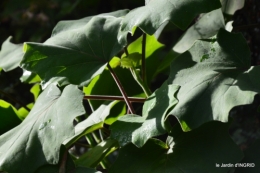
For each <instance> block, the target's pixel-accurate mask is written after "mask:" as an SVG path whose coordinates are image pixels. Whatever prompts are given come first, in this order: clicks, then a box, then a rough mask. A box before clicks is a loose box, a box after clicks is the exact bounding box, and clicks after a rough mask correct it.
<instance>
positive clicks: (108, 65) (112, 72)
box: [107, 63, 135, 114]
mask: <svg viewBox="0 0 260 173" xmlns="http://www.w3.org/2000/svg"><path fill="white" fill-rule="evenodd" d="M107 67H108V69H109V71H110V73H111V75H112V77H113V78H114V80H115V82H116V84H117V86H118V88H119V90H120V92H121V94H122V95H123V97H124V100H125V102H126V104H127V106H128V108H129V109H130V112H131V113H132V114H134V113H135V111H134V108H133V106H132V104H131V102H130V101H129V99H128V97H127V94H126V92H125V90H124V88H123V85H122V84H121V82H120V80H119V79H118V77H117V75H116V74H115V72H114V70H113V69H112V68H111V66H110V64H109V63H107Z"/></svg>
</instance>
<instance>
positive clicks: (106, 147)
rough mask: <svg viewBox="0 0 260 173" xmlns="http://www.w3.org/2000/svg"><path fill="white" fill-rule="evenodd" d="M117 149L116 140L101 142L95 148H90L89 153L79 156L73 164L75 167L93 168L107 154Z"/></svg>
mask: <svg viewBox="0 0 260 173" xmlns="http://www.w3.org/2000/svg"><path fill="white" fill-rule="evenodd" d="M117 147H118V143H117V141H116V140H113V139H107V140H105V141H102V142H101V143H99V144H98V145H96V146H95V147H93V148H91V150H90V151H87V152H86V153H85V154H83V155H82V156H80V158H79V159H77V160H76V161H75V164H76V165H77V166H84V167H90V168H94V167H96V166H97V165H98V164H99V162H100V161H101V160H102V159H103V158H104V157H105V156H106V155H107V154H108V153H110V152H112V151H114V150H115V149H116V148H117Z"/></svg>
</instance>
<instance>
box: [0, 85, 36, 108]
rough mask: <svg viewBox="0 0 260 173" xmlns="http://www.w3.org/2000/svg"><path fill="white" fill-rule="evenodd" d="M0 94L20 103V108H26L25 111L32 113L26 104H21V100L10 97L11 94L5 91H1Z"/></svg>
mask: <svg viewBox="0 0 260 173" xmlns="http://www.w3.org/2000/svg"><path fill="white" fill-rule="evenodd" d="M0 93H1V94H3V95H4V96H6V97H8V98H9V99H10V100H12V101H13V102H16V103H18V104H19V105H20V106H22V107H24V109H26V110H27V111H28V112H30V111H31V109H30V108H28V107H27V106H26V105H25V104H23V103H22V102H20V101H19V100H16V99H15V98H13V97H12V96H10V95H9V94H7V93H5V92H4V91H2V90H0Z"/></svg>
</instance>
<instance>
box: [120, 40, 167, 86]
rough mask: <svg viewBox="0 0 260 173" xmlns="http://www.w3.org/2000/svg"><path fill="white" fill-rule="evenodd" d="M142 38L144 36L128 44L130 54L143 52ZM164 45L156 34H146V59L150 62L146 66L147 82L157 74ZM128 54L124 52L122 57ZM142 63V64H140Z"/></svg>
mask: <svg viewBox="0 0 260 173" xmlns="http://www.w3.org/2000/svg"><path fill="white" fill-rule="evenodd" d="M142 40H143V37H139V38H138V39H137V40H135V41H134V42H132V43H131V44H129V45H128V47H127V50H128V53H129V54H130V55H132V54H137V53H138V54H140V56H141V54H142ZM163 48H164V45H163V44H161V43H160V42H158V41H157V40H156V38H155V37H154V36H150V35H147V36H146V48H145V55H146V57H145V60H146V63H147V64H149V65H147V66H146V76H147V83H148V84H149V83H150V82H151V81H152V79H153V78H154V76H155V75H156V73H155V72H156V70H155V69H157V68H158V66H159V65H160V62H161V58H162V57H161V55H160V53H162V50H163ZM125 56H126V55H125V54H123V55H122V58H124V57H125ZM140 65H141V64H140Z"/></svg>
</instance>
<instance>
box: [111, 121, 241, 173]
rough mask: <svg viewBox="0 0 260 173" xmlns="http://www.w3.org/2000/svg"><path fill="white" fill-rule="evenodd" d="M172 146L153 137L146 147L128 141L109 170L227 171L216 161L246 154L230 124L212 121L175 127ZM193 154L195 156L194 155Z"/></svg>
mask: <svg viewBox="0 0 260 173" xmlns="http://www.w3.org/2000/svg"><path fill="white" fill-rule="evenodd" d="M169 138H171V140H168V145H166V144H165V143H163V142H161V141H159V140H156V139H150V140H149V141H148V142H147V143H146V144H145V145H144V146H143V147H142V148H137V147H135V146H134V145H133V144H128V145H126V146H124V147H123V148H122V149H120V150H119V156H118V158H117V160H116V162H115V163H114V165H113V166H112V167H111V169H110V170H109V172H111V173H114V172H124V173H132V172H142V173H158V172H174V173H183V172H185V173H209V172H211V173H226V172H227V171H228V170H229V169H230V168H217V167H216V163H236V162H238V161H239V160H240V159H241V158H242V153H241V151H240V150H239V148H238V147H237V146H236V144H235V143H234V142H233V141H232V139H231V138H230V137H229V135H228V124H223V123H220V122H210V123H207V124H204V125H202V126H201V127H199V128H198V129H196V130H193V131H191V132H182V130H181V128H180V126H179V125H178V126H176V127H174V128H173V134H172V135H171V136H170V137H169ZM191 156H192V157H191Z"/></svg>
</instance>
